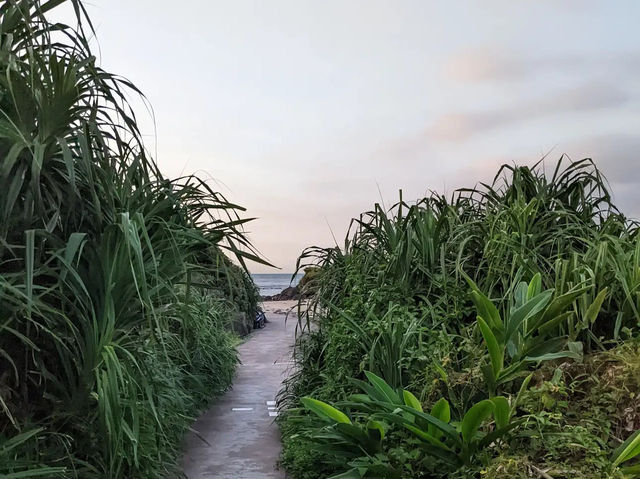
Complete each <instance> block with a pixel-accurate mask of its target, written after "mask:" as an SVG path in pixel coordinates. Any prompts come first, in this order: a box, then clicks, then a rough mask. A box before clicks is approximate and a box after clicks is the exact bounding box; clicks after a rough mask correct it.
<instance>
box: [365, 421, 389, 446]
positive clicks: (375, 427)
mask: <svg viewBox="0 0 640 479" xmlns="http://www.w3.org/2000/svg"><path fill="white" fill-rule="evenodd" d="M367 429H368V430H369V431H377V435H378V438H377V439H378V440H380V441H382V440H383V439H384V436H385V430H384V426H383V425H382V423H381V422H380V421H375V420H373V419H370V420H369V421H367ZM370 435H371V434H370Z"/></svg>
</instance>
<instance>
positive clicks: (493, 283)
mask: <svg viewBox="0 0 640 479" xmlns="http://www.w3.org/2000/svg"><path fill="white" fill-rule="evenodd" d="M637 232H638V229H637V224H636V223H635V222H632V221H628V220H627V219H626V218H625V217H624V215H622V214H621V213H620V212H619V211H618V209H617V208H616V206H615V205H614V204H613V203H612V202H611V195H610V194H609V191H608V185H607V182H606V180H605V179H604V178H603V177H602V175H601V174H600V172H599V171H598V169H597V168H596V167H595V164H594V163H593V162H592V161H591V160H589V159H585V160H581V161H577V162H570V161H569V162H568V161H567V160H566V159H565V158H561V159H560V160H559V161H558V162H557V164H556V165H555V167H553V168H549V169H546V170H545V168H544V167H543V165H542V164H537V165H534V166H533V167H522V166H512V165H505V166H503V167H501V168H500V170H499V171H498V174H497V175H496V177H495V178H494V181H493V182H492V183H491V184H480V185H478V186H477V187H476V188H473V189H462V190H458V191H456V192H454V194H453V195H452V196H451V198H445V197H444V196H440V195H438V194H436V193H432V194H430V195H429V196H428V197H426V198H423V199H421V200H418V201H417V202H415V203H411V204H410V203H408V202H406V201H405V200H404V199H403V197H402V193H401V195H400V200H399V202H398V203H397V204H395V205H393V206H392V207H391V208H386V207H384V206H382V205H378V204H376V205H375V207H374V208H373V209H372V210H371V211H369V212H365V213H363V214H362V215H360V216H359V217H358V218H356V219H354V220H353V221H352V224H351V227H350V229H349V232H348V234H347V236H346V238H345V241H344V244H342V245H340V246H336V247H332V248H318V247H311V248H308V249H307V250H305V251H304V252H303V253H302V255H301V257H300V258H299V261H298V265H299V268H300V269H304V268H308V267H313V268H315V269H314V270H313V271H314V273H313V288H311V289H310V292H311V293H312V295H311V297H310V298H308V300H307V301H306V308H303V311H304V314H302V315H301V316H300V330H301V331H304V333H303V334H301V335H300V336H299V339H298V344H297V348H296V352H295V358H296V361H297V366H298V368H297V369H296V371H295V373H294V374H293V375H292V377H291V378H290V379H289V380H288V381H287V382H286V383H285V387H284V388H283V391H282V392H281V395H280V398H281V400H282V404H283V405H284V406H285V407H287V408H289V409H290V410H291V411H296V410H297V409H296V408H297V407H298V404H299V399H300V398H301V397H307V396H308V397H313V398H316V399H318V400H321V401H324V402H326V403H329V404H337V405H340V404H348V405H349V408H350V409H349V410H347V413H348V415H349V417H350V419H351V420H352V421H354V422H358V423H360V421H361V418H359V416H357V415H356V416H355V417H354V414H355V413H354V411H358V412H357V414H363V413H364V409H362V408H363V407H365V406H366V407H369V408H370V409H369V410H368V414H374V411H373V410H372V409H371V407H372V406H371V405H370V404H369V405H364V406H363V404H364V402H363V401H360V405H361V408H360V409H358V408H356V407H355V406H353V405H352V404H351V403H352V402H353V401H349V398H350V397H351V396H353V395H354V393H356V392H357V390H358V389H362V390H364V391H365V392H366V393H367V394H368V395H372V397H373V395H374V394H376V393H374V392H372V391H373V389H371V388H372V387H373V386H372V385H371V384H370V383H365V382H364V381H362V379H363V377H365V376H367V375H366V374H365V370H368V371H372V372H374V373H375V374H376V375H377V376H379V377H380V378H381V380H384V382H385V383H387V384H389V385H390V387H391V390H392V391H393V392H394V393H395V394H396V396H397V398H395V397H393V395H392V394H391V393H389V394H388V397H387V398H386V399H385V398H378V399H376V401H379V402H387V403H393V404H396V405H397V408H399V409H400V410H403V408H410V409H412V410H413V411H416V413H412V412H410V411H406V410H403V414H398V413H395V414H394V413H393V411H386V412H385V414H388V415H390V416H387V417H384V418H382V417H381V418H378V419H382V421H383V422H387V423H390V424H393V425H394V427H393V428H391V429H390V430H388V431H387V434H386V436H385V441H384V442H383V450H384V453H383V456H384V457H381V456H376V457H373V456H372V457H369V456H367V459H366V460H367V461H368V464H377V463H378V462H379V463H381V464H386V465H391V466H392V467H394V469H396V470H398V471H400V472H401V473H402V474H404V475H405V476H406V477H427V478H431V477H442V476H443V473H442V471H443V470H446V471H447V472H446V473H447V474H449V476H450V477H461V478H462V477H474V478H475V477H478V475H480V476H481V475H482V474H483V473H484V472H483V471H485V472H486V471H491V473H492V474H495V475H496V477H509V476H508V474H507V472H505V471H514V472H513V473H514V477H518V476H516V474H518V475H520V477H530V476H535V475H536V474H537V475H540V472H539V471H542V472H544V471H551V472H554V471H555V472H558V471H559V472H558V474H564V473H565V472H566V474H568V475H569V476H571V477H593V478H595V477H603V474H605V473H606V474H613V476H612V477H616V475H619V471H615V470H614V469H612V460H611V459H610V458H611V454H612V452H613V450H614V449H615V448H616V447H618V446H619V445H620V443H621V442H622V439H624V438H626V437H628V436H629V431H628V430H625V431H622V430H619V428H618V427H617V426H616V428H613V429H612V424H614V423H615V420H613V419H612V418H613V417H614V416H615V415H616V414H620V411H619V409H618V406H614V405H615V404H621V403H624V401H623V400H622V399H620V398H621V397H622V396H620V398H619V397H618V395H617V393H614V392H613V391H614V390H608V389H607V390H602V389H601V388H604V385H602V384H600V383H597V382H595V379H594V378H596V377H597V374H596V373H595V372H594V371H591V370H590V369H588V368H589V367H590V366H589V364H590V361H591V358H592V357H599V354H602V353H600V352H601V351H607V350H609V349H611V348H616V347H618V346H617V344H618V343H619V342H620V341H621V340H627V341H628V340H630V339H632V338H633V337H635V336H636V335H637V333H638V326H639V325H640V321H639V320H640V314H638V311H640V309H639V307H640V303H638V298H640V295H639V294H638V292H639V291H640V290H639V287H640V280H639V278H640V276H639V274H640V246H639V245H640V237H639V235H638V234H637ZM467 285H470V286H471V291H470V290H469V288H468V286H467ZM558 364H565V365H569V366H566V368H570V369H572V370H573V369H576V370H577V371H585V368H586V371H587V372H584V376H585V377H583V378H582V379H580V381H583V382H585V381H594V384H591V390H590V392H584V393H582V394H583V396H589V397H591V396H595V395H596V394H599V396H598V398H597V400H595V399H594V398H592V399H594V400H592V401H591V402H589V401H586V400H584V397H583V396H580V397H578V395H577V392H576V391H577V389H578V382H579V381H578V380H575V381H574V382H572V383H571V388H575V390H574V389H571V391H568V392H567V397H566V398H561V397H557V396H558V393H557V392H556V393H553V394H551V393H550V391H551V389H552V388H559V387H560V386H558V385H553V386H552V385H548V386H545V387H547V388H548V389H549V391H547V392H546V393H543V392H542V391H541V390H539V388H540V387H541V386H540V385H539V384H538V375H539V373H540V371H545V370H546V369H545V368H547V367H555V366H557V365H558ZM630 371H631V370H630V369H629V374H631V372H630ZM627 377H628V376H627ZM585 378H586V379H585ZM364 385H368V387H369V389H367V388H366V387H365V386H364ZM398 388H407V389H409V388H410V389H411V390H412V391H414V392H416V395H415V396H413V397H414V398H415V401H414V400H412V396H409V395H405V394H404V393H402V391H400V394H398ZM530 388H532V390H530ZM561 389H562V388H560V390H561ZM595 391H600V393H596V392H595ZM498 394H504V395H508V396H509V397H510V400H509V401H508V414H506V413H505V411H507V408H505V407H504V401H503V400H502V399H497V398H499V397H500V396H497V395H498ZM535 394H540V395H541V398H542V397H544V398H545V399H544V402H543V401H542V399H541V398H539V400H540V402H541V403H545V402H546V404H548V405H549V407H551V405H553V404H555V405H556V406H554V407H560V406H561V405H563V404H565V403H570V404H571V406H570V407H569V408H568V409H567V410H566V411H564V412H563V413H560V412H558V411H550V410H545V409H542V410H531V409H528V408H529V407H530V402H531V398H532V395H535ZM631 394H634V393H631ZM355 397H356V398H357V395H356V396H355ZM396 399H397V400H398V401H399V403H398V402H397V401H396ZM494 399H495V400H497V401H498V404H496V403H495V402H493V400H494ZM405 401H406V403H405ZM444 401H446V404H447V405H448V406H447V407H445V406H444V404H445V402H444ZM485 401H489V402H485ZM356 402H357V401H356ZM409 404H411V405H412V407H409ZM418 404H438V408H443V409H442V410H439V409H436V410H435V411H431V412H432V414H427V413H426V412H424V411H423V412H420V414H425V415H428V416H433V417H439V416H438V414H441V413H442V414H445V413H446V411H448V414H449V416H450V418H457V419H458V420H459V421H462V420H463V419H464V417H465V415H466V414H467V412H468V411H471V410H473V411H474V412H477V417H478V418H481V417H483V415H486V418H487V419H488V418H489V417H490V418H491V421H490V422H488V423H487V422H484V423H482V424H483V425H482V427H486V426H487V424H490V425H491V428H496V427H497V425H498V424H500V425H503V424H505V422H506V418H507V417H508V418H510V419H509V425H511V424H518V425H520V426H518V427H517V428H515V429H514V430H512V431H510V432H509V434H507V435H505V436H503V438H502V439H501V441H506V440H508V441H509V444H508V448H503V449H502V450H500V451H492V454H484V452H482V448H480V449H479V451H481V452H477V451H476V452H475V453H472V454H469V455H468V456H467V459H465V460H462V461H458V465H457V466H455V467H453V466H452V463H453V462H454V461H449V462H448V464H449V467H444V466H442V464H445V463H447V461H446V459H444V458H443V457H438V458H435V459H434V458H433V457H431V462H432V463H431V464H427V463H426V462H425V461H424V457H425V455H424V454H423V452H424V448H425V443H426V445H428V446H429V447H431V448H434V447H435V448H437V447H438V446H434V445H433V444H432V443H429V439H424V438H422V439H421V438H420V437H419V436H418V435H416V434H415V432H411V430H410V429H407V428H406V427H404V426H402V425H401V424H399V422H402V421H409V419H408V418H409V417H413V418H414V419H415V416H417V415H419V414H417V413H418V412H419V411H420V408H419V407H418ZM338 407H339V408H340V409H342V408H341V407H340V406H338ZM474 408H475V409H474ZM633 410H634V411H635V408H633ZM567 411H571V414H575V415H578V414H582V415H586V416H588V419H585V420H584V421H573V420H572V416H566V413H567ZM594 411H597V412H598V415H596V413H595V412H594ZM563 414H565V415H563ZM511 418H515V420H514V419H511ZM421 419H424V418H421ZM298 421H299V416H298V415H297V414H283V415H282V417H281V418H280V424H281V426H282V428H283V431H284V433H283V437H284V443H285V451H286V450H287V448H288V444H289V443H290V441H294V442H295V443H296V444H298V445H300V444H301V443H300V442H297V441H299V438H300V437H301V434H300V431H302V430H304V428H305V427H307V426H306V425H305V424H306V423H305V422H304V421H300V422H298ZM442 422H444V423H447V421H442ZM363 424H364V423H363ZM451 424H453V425H454V427H461V426H458V425H457V424H456V421H454V422H453V423H451ZM467 424H469V425H471V424H472V423H469V422H468V423H467ZM533 424H536V427H539V428H543V429H542V430H538V431H537V432H536V431H534V430H533V429H532V427H533ZM409 425H410V426H411V427H416V428H417V429H418V430H420V431H423V430H424V431H426V434H428V437H429V438H430V439H433V438H434V437H436V438H437V440H439V441H440V442H443V443H444V441H449V442H448V443H446V446H447V447H449V448H450V449H451V448H453V449H454V452H455V453H456V457H458V456H457V455H458V454H459V453H461V452H462V446H461V445H459V444H458V443H456V442H455V441H454V439H453V437H451V436H447V434H445V433H444V431H443V430H442V429H439V428H438V427H436V426H435V425H434V424H431V428H429V424H425V425H424V427H418V426H415V425H411V424H409ZM397 426H401V427H400V428H398V427H397ZM543 426H544V427H543ZM482 427H481V429H482ZM544 428H547V429H546V430H545V429H544ZM497 429H498V430H500V429H502V428H501V427H497ZM632 429H633V430H636V429H637V425H636V426H634V427H633V428H632ZM465 430H466V429H465ZM472 430H473V428H471V427H470V429H468V430H467V432H466V433H465V436H466V437H467V439H469V437H471V436H473V434H472V432H471V431H472ZM563 430H566V431H568V433H567V434H564V433H562V432H561V431H563ZM400 431H402V432H400ZM424 431H423V432H424ZM456 431H457V433H458V434H460V438H461V439H460V440H461V441H462V442H463V443H464V437H463V436H462V430H461V429H460V430H456ZM482 432H483V433H490V431H489V430H482ZM481 436H482V435H478V436H477V437H478V438H480V437H481ZM294 437H295V439H292V438H294ZM424 437H427V436H424ZM474 437H475V436H474ZM573 437H575V441H574V442H570V439H572V438H573ZM615 438H620V441H617V442H616V439H615ZM480 440H481V439H480ZM456 444H458V445H456ZM497 444H500V441H498V443H497ZM567 444H569V446H567ZM572 444H575V445H572ZM505 446H507V445H506V444H505ZM563 447H564V448H565V450H566V448H567V447H568V448H570V449H571V454H570V456H569V458H568V459H566V460H565V459H563V458H562V457H563V456H562V451H563V449H562V448H563ZM580 451H582V452H580ZM445 452H446V451H445ZM494 452H495V453H494ZM498 452H499V454H498ZM565 452H566V451H565ZM285 454H286V453H285ZM379 454H380V453H379ZM314 457H316V458H317V461H316V463H320V462H321V457H319V456H314ZM472 457H477V458H478V459H480V460H479V461H475V460H471V459H470V458H472ZM401 458H402V459H401ZM514 458H516V459H514ZM578 458H581V460H582V462H580V461H579V459H578ZM521 459H522V460H521ZM474 461H475V462H474ZM518 461H520V462H518ZM283 462H284V464H285V466H287V467H289V466H291V464H290V463H288V462H287V460H286V456H285V457H284V461H283ZM354 464H355V463H354ZM554 466H558V467H557V468H554ZM354 467H356V466H354ZM452 467H453V469H452ZM358 470H367V468H366V467H365V466H359V469H358ZM538 470H539V471H538ZM296 471H297V470H296V468H295V467H294V468H293V469H292V472H296ZM562 471H565V472H562ZM332 472H333V471H332ZM555 472H554V473H555ZM322 474H325V475H322ZM322 474H320V473H319V475H317V476H313V477H327V475H330V473H328V472H327V471H326V470H324V471H323V473H322ZM487 474H488V472H487ZM500 474H502V476H500ZM581 474H582V476H581ZM293 477H298V475H297V472H296V473H295V474H294V475H293ZM552 477H555V476H554V475H553V474H552Z"/></svg>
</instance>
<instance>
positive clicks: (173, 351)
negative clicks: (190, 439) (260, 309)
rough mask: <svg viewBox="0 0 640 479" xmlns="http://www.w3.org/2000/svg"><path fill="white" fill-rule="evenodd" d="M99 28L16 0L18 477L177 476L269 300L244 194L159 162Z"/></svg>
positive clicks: (1, 398) (12, 116) (10, 216)
mask: <svg viewBox="0 0 640 479" xmlns="http://www.w3.org/2000/svg"><path fill="white" fill-rule="evenodd" d="M63 3H66V4H67V6H69V7H70V10H71V11H73V12H75V18H76V22H77V23H76V25H72V26H70V25H64V24H61V23H53V22H52V21H51V20H50V19H49V17H50V15H51V12H52V10H54V9H56V8H58V6H59V5H60V4H63ZM92 34H93V29H92V25H91V22H90V20H89V18H88V17H87V15H86V12H85V10H84V6H83V4H82V3H81V2H80V1H79V0H68V1H66V2H65V1H47V2H45V1H39V0H27V1H20V2H18V1H7V2H3V3H2V5H0V67H1V69H2V71H3V74H2V76H1V78H0V112H1V113H2V114H1V115H0V158H1V160H0V191H2V194H0V217H1V218H2V221H0V317H1V318H2V319H1V320H0V476H2V477H25V478H26V477H52V478H53V477H65V478H67V477H78V478H125V477H136V478H144V477H149V478H157V477H175V476H176V474H178V472H177V471H176V469H177V468H176V455H177V451H178V450H179V441H180V439H181V436H182V434H183V433H184V431H185V430H186V429H187V427H188V425H189V423H190V422H191V421H192V419H193V417H194V415H195V414H197V412H198V411H199V410H200V409H201V408H202V407H203V406H204V405H205V404H206V403H207V402H208V401H209V400H210V399H211V397H212V396H215V395H216V394H219V393H221V392H223V391H224V390H225V389H226V388H227V387H228V386H229V384H230V382H231V378H232V376H233V371H234V368H235V365H236V363H237V357H236V352H235V350H234V345H235V343H236V337H235V336H234V335H233V334H232V333H230V332H229V331H230V327H231V325H230V322H231V320H232V317H233V316H234V314H236V313H237V312H243V313H245V314H246V316H248V317H252V315H253V313H254V311H255V308H256V306H257V299H258V296H257V291H256V288H255V286H254V285H253V284H252V282H251V280H250V278H249V277H248V275H247V274H246V272H245V271H244V270H243V269H242V268H241V267H239V266H236V265H234V264H232V263H231V261H230V260H229V259H228V258H227V256H226V254H229V255H230V256H231V257H234V258H235V259H236V260H237V261H238V262H239V263H241V264H243V265H244V261H245V260H258V258H257V257H256V256H255V255H254V254H253V253H251V248H250V245H249V244H248V242H247V240H246V238H245V237H244V235H243V234H242V231H241V229H240V228H241V227H242V224H243V223H244V222H245V220H243V219H240V218H239V216H238V214H239V212H240V211H241V210H242V209H241V208H240V207H238V206H235V205H233V204H231V203H229V202H228V201H227V200H226V199H225V198H224V197H222V196H221V195H220V194H218V193H217V192H215V191H213V190H212V189H211V188H210V187H209V186H208V185H207V184H206V183H204V182H202V181H200V180H199V179H198V178H196V177H184V178H179V179H177V180H169V179H167V178H165V177H164V176H163V175H162V174H161V173H160V171H159V170H158V168H157V165H156V164H155V163H154V161H153V160H152V159H151V158H150V157H149V156H148V154H147V152H146V150H145V148H144V145H143V143H142V139H141V135H140V132H139V130H138V127H137V124H136V118H135V115H134V113H133V111H132V110H131V108H130V107H129V105H128V103H127V95H130V94H131V93H134V94H137V93H139V92H138V91H137V90H136V89H135V87H134V86H133V85H131V84H130V83H129V82H128V81H126V80H125V79H123V78H121V77H118V76H115V75H112V74H110V73H108V72H105V71H104V70H102V69H101V68H100V67H99V66H98V65H97V64H96V59H95V57H94V56H93V54H92V52H91V49H90V47H89V40H88V39H89V37H90V36H91V35H92Z"/></svg>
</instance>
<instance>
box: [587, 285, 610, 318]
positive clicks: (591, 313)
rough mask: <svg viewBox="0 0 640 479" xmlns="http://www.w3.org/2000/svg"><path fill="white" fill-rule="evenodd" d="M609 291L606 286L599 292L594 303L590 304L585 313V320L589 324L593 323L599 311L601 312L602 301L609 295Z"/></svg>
mask: <svg viewBox="0 0 640 479" xmlns="http://www.w3.org/2000/svg"><path fill="white" fill-rule="evenodd" d="M608 292H609V289H608V288H604V289H603V290H602V291H600V292H599V293H598V296H596V299H594V300H593V303H591V304H590V305H589V307H588V308H587V311H586V312H585V314H584V319H585V322H586V323H587V324H589V325H591V324H593V323H594V322H595V320H596V318H597V317H598V313H600V308H601V307H602V303H603V302H604V300H605V298H606V297H607V293H608Z"/></svg>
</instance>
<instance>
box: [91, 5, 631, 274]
mask: <svg viewBox="0 0 640 479" xmlns="http://www.w3.org/2000/svg"><path fill="white" fill-rule="evenodd" d="M89 12H90V14H91V17H92V19H93V21H94V22H95V24H96V27H97V30H98V39H99V44H100V55H101V61H102V65H103V66H104V67H105V68H107V69H108V70H111V71H114V72H116V73H119V74H122V75H123V76H126V77H127V78H129V79H130V80H132V81H133V82H134V83H135V84H136V85H137V86H138V87H139V88H140V89H141V90H142V91H143V92H144V93H145V94H146V95H147V97H148V100H149V101H150V103H151V104H152V105H153V108H154V111H155V119H156V130H155V136H154V126H153V123H152V122H151V121H150V117H149V115H148V113H147V112H146V111H145V110H144V108H143V107H142V106H141V108H140V111H139V115H140V119H141V122H142V125H143V129H144V132H145V134H146V135H148V137H147V139H148V147H149V148H150V150H151V151H153V152H154V153H155V154H156V158H157V160H158V162H159V164H160V167H161V169H162V170H163V171H164V172H165V173H166V174H167V175H169V176H176V175H180V174H183V173H193V172H197V173H198V174H201V175H203V176H205V177H208V178H209V177H210V178H212V179H214V180H215V181H217V182H218V186H219V188H220V190H221V191H222V192H223V193H225V194H226V195H227V196H228V197H229V199H231V200H233V201H234V202H237V203H239V204H242V205H244V206H246V207H247V208H248V213H247V214H248V215H249V216H257V217H259V219H258V220H256V221H255V222H253V223H252V224H250V225H249V227H248V229H249V231H250V234H251V238H252V239H253V241H254V243H255V245H256V246H257V247H258V248H259V249H260V251H261V252H262V253H264V255H265V256H266V257H267V258H268V259H270V260H271V261H272V262H274V263H275V264H277V265H278V266H280V267H281V268H282V271H284V272H291V271H292V270H293V267H294V264H295V259H296V257H297V255H298V254H299V253H300V251H301V250H302V249H303V248H304V247H305V246H308V245H312V244H315V245H322V246H326V245H330V244H331V243H332V241H333V240H332V237H331V231H330V228H331V229H332V230H333V232H334V233H335V235H336V236H337V238H338V241H340V240H341V239H342V238H343V236H344V234H345V231H346V228H347V226H348V223H349V220H350V218H351V217H353V216H356V215H358V214H359V213H360V212H361V211H363V210H365V209H368V208H370V207H371V206H372V205H373V203H374V202H376V201H379V199H380V193H379V191H380V192H381V193H382V195H383V197H384V199H385V201H386V202H387V203H392V202H394V200H395V199H396V198H397V190H398V189H400V188H403V189H404V192H405V193H404V196H405V198H417V197H419V196H421V195H423V194H424V192H425V191H426V190H428V189H438V190H439V191H442V190H446V191H451V190H452V189H454V188H455V187H458V186H462V185H464V186H472V185H473V183H475V182H476V181H479V180H487V179H489V178H490V177H491V176H492V175H493V173H494V171H495V169H496V166H497V165H498V164H500V163H502V162H511V161H517V162H527V163H532V162H534V161H536V160H537V159H539V158H540V157H541V156H542V155H543V154H545V153H548V152H550V151H551V155H550V157H551V158H554V159H555V158H556V157H558V156H559V155H560V154H561V153H568V154H569V155H570V156H571V157H573V158H574V159H578V158H581V157H583V156H592V157H594V158H595V159H596V161H597V162H598V164H599V165H600V166H601V168H602V169H603V170H604V172H605V174H606V175H607V176H608V177H609V179H610V181H611V184H612V187H613V190H614V194H615V195H616V198H617V199H618V200H619V202H620V204H621V205H622V207H623V208H624V209H625V210H626V211H627V212H629V213H631V214H633V215H638V214H640V208H638V206H637V204H638V199H639V195H638V186H639V183H640V169H639V168H638V162H637V161H636V152H637V151H638V147H640V116H639V113H640V93H639V92H640V88H639V87H640V34H639V33H638V28H637V20H638V18H640V2H637V1H635V0H630V1H617V2H608V1H586V0H585V1H567V2H552V1H535V2H534V1H521V2H513V1H506V0H494V1H490V0H487V1H483V2H477V1H457V2H445V1H442V2H426V1H376V0H359V1H353V0H339V1H317V0H315V1H306V0H289V1H283V0H271V1H259V0H255V1H245V0H234V1H204V0H201V1H195V0H182V1H180V2H174V1H171V2H170V1H165V0H162V1H161V0H154V1H151V0H136V1H135V2H132V1H124V0H108V1H107V0H93V3H92V4H91V5H90V6H89ZM252 269H253V270H254V272H265V271H266V270H265V268H262V267H255V268H252Z"/></svg>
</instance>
